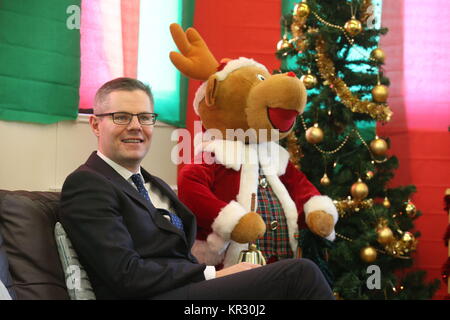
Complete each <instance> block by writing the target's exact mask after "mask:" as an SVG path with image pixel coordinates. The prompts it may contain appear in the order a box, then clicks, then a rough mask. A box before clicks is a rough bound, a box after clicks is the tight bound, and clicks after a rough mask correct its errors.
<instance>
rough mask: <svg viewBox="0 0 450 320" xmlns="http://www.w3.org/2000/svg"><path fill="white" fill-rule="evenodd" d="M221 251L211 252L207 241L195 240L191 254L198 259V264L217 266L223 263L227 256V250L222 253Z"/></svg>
mask: <svg viewBox="0 0 450 320" xmlns="http://www.w3.org/2000/svg"><path fill="white" fill-rule="evenodd" d="M212 234H213V233H212ZM212 234H211V235H212ZM208 238H209V237H208ZM227 243H228V242H227ZM225 248H226V246H225ZM220 251H221V250H211V247H210V244H209V243H207V242H206V241H203V240H195V242H194V245H193V246H192V250H191V253H192V254H193V255H194V257H196V258H197V260H198V262H200V263H204V264H206V265H209V266H216V265H218V264H220V263H221V262H222V260H223V258H224V255H225V254H224V251H225V250H222V252H220Z"/></svg>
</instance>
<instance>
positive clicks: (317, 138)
mask: <svg viewBox="0 0 450 320" xmlns="http://www.w3.org/2000/svg"><path fill="white" fill-rule="evenodd" d="M305 135H306V141H308V142H309V143H311V144H316V143H320V142H322V140H323V131H322V129H320V128H319V125H318V124H317V123H316V124H314V126H312V127H310V128H308V130H306V133H305Z"/></svg>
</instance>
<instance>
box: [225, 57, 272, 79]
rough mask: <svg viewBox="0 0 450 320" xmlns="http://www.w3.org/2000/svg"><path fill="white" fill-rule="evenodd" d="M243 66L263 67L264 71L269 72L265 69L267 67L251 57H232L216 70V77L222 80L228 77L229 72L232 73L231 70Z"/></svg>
mask: <svg viewBox="0 0 450 320" xmlns="http://www.w3.org/2000/svg"><path fill="white" fill-rule="evenodd" d="M243 67H257V68H261V69H263V70H264V71H266V72H269V71H267V68H266V67H265V66H264V65H262V64H261V63H259V62H256V61H255V60H253V59H248V58H244V57H240V58H239V59H234V60H230V61H228V63H227V64H226V65H225V68H223V69H222V70H220V71H218V72H216V76H217V79H218V80H219V81H223V80H225V79H226V78H227V77H228V75H229V74H230V73H232V72H233V71H235V70H237V69H240V68H243Z"/></svg>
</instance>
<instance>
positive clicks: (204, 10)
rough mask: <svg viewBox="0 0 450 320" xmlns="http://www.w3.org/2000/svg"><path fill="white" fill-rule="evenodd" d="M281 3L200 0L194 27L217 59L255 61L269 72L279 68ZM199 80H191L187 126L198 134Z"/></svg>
mask: <svg viewBox="0 0 450 320" xmlns="http://www.w3.org/2000/svg"><path fill="white" fill-rule="evenodd" d="M280 19H281V0H265V1H259V0H246V1H241V0H227V1H221V0H196V2H195V15H194V27H195V28H196V29H197V30H198V31H199V32H200V34H201V35H202V36H203V38H204V39H205V41H206V43H207V44H208V46H209V48H210V50H211V51H212V53H213V54H214V56H215V57H216V59H217V60H219V61H220V59H222V58H231V59H235V58H238V57H247V58H253V59H255V60H256V61H258V62H260V63H262V64H264V65H265V66H266V67H267V68H268V70H269V71H272V70H274V69H277V68H279V66H280V62H279V61H278V60H277V58H276V57H275V51H276V44H277V42H278V40H279V39H280ZM200 84H201V83H200V82H199V81H190V83H189V95H188V106H187V108H186V109H187V117H186V127H187V129H188V130H189V131H190V132H191V133H192V132H193V131H194V128H193V126H194V120H198V117H197V116H196V115H195V113H194V110H193V107H192V102H193V99H194V95H195V91H196V90H197V88H198V87H199V86H200Z"/></svg>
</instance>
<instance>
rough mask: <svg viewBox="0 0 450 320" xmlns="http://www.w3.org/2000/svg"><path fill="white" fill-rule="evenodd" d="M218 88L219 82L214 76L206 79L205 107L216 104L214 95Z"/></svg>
mask: <svg viewBox="0 0 450 320" xmlns="http://www.w3.org/2000/svg"><path fill="white" fill-rule="evenodd" d="M218 86H219V80H217V76H216V75H215V74H214V75H212V76H210V77H209V78H208V83H207V84H206V95H205V101H206V105H207V106H208V107H209V106H212V105H214V103H215V102H216V95H217V90H218Z"/></svg>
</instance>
